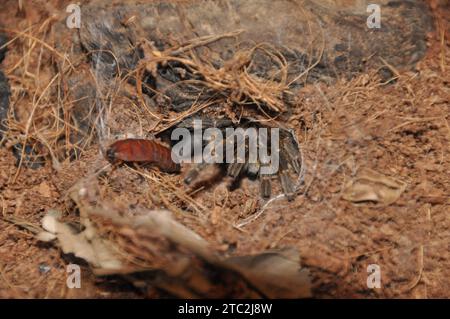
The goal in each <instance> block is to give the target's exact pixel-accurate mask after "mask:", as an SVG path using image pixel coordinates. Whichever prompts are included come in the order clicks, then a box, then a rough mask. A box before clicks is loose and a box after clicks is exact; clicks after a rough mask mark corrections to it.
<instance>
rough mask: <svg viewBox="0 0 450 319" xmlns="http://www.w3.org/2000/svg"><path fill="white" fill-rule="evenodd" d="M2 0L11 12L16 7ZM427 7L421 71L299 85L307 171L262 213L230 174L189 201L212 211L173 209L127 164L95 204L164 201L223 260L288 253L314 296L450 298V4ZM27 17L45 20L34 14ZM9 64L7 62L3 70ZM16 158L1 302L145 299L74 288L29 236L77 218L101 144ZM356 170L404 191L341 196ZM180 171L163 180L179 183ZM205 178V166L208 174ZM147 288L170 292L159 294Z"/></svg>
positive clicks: (52, 253)
mask: <svg viewBox="0 0 450 319" xmlns="http://www.w3.org/2000/svg"><path fill="white" fill-rule="evenodd" d="M36 2H37V1H36ZM430 2H431V3H432V4H434V3H438V2H435V1H430ZM444 2H445V1H444ZM441 3H442V2H441ZM34 5H35V4H34ZM7 6H10V9H11V12H17V7H16V6H17V3H16V1H9V2H7ZM31 8H34V7H31ZM29 9H30V8H29ZM42 10H43V9H42ZM5 11H8V10H5V9H2V12H0V16H1V19H0V21H2V23H3V24H5V25H6V24H8V25H9V26H10V28H13V27H12V26H14V25H18V23H19V22H18V21H20V19H23V17H21V16H20V14H19V13H18V14H17V15H16V16H14V17H13V16H12V15H10V16H8V17H6V15H7V14H8V13H7V12H6V13H5ZM434 13H435V15H436V17H437V18H438V19H437V21H439V23H437V24H436V31H435V32H433V33H432V34H430V36H429V43H428V44H429V48H428V53H427V55H426V57H425V58H424V59H423V60H422V61H420V62H419V63H418V64H417V66H416V68H415V70H412V71H403V70H395V68H392V72H393V73H394V74H395V72H398V74H397V78H396V79H395V81H391V82H389V83H383V82H382V80H381V78H380V76H379V75H378V73H377V72H376V70H370V71H368V72H366V73H365V74H362V75H359V76H357V77H355V78H353V79H351V80H345V79H339V80H337V81H336V83H334V84H333V85H326V84H323V83H316V84H308V85H307V86H305V87H304V88H302V89H301V90H300V91H299V107H297V108H296V109H295V110H294V113H293V114H292V116H291V117H290V120H289V123H288V124H289V125H290V127H292V128H294V130H295V132H296V134H297V136H298V138H299V141H300V144H301V147H302V151H303V155H304V167H305V168H306V175H305V181H304V184H303V186H302V188H301V190H300V195H299V196H298V197H296V199H295V200H294V201H292V202H288V201H287V200H286V199H284V198H280V199H278V200H274V201H272V202H271V203H270V204H268V205H267V206H265V208H264V210H261V208H262V207H263V206H264V205H265V202H263V201H260V200H259V199H258V198H259V196H258V193H259V188H258V187H259V186H258V184H257V182H256V181H252V180H249V179H244V180H243V181H242V183H241V185H240V187H239V188H237V189H235V190H232V191H230V190H228V188H227V181H226V180H222V181H213V182H211V183H206V186H207V187H204V188H203V189H202V190H200V191H198V192H196V193H195V194H194V195H193V198H194V199H195V201H196V202H197V203H200V204H201V205H202V206H203V207H205V208H206V210H205V211H206V212H207V213H206V215H205V216H203V217H201V218H200V217H199V218H192V217H191V216H185V215H184V213H183V212H182V211H179V210H178V209H177V208H175V207H176V206H177V201H176V197H175V196H173V194H164V193H158V192H157V191H155V184H154V183H151V182H150V181H149V180H147V179H145V178H142V177H140V176H139V175H137V174H135V173H133V172H132V171H130V170H129V169H126V168H119V169H116V170H114V171H112V172H109V173H108V174H106V175H105V176H102V178H101V182H100V187H101V190H102V191H103V192H102V194H101V196H102V198H106V199H109V200H111V201H112V202H117V203H118V204H122V205H123V203H126V205H129V206H133V207H136V206H145V207H148V208H159V207H164V206H165V207H166V208H169V209H171V208H172V209H173V210H174V213H175V216H176V218H177V220H179V221H181V222H182V223H183V224H184V225H186V226H188V227H189V228H191V229H192V230H194V231H195V232H197V233H198V234H199V235H201V236H202V237H203V238H205V239H206V240H207V241H208V242H210V243H211V244H212V245H213V246H214V247H215V248H216V249H217V250H218V251H220V252H221V253H222V254H224V255H227V256H236V255H244V254H251V253H258V252H261V251H263V250H266V249H271V248H280V247H295V248H296V249H297V250H298V251H299V253H300V256H301V259H302V265H303V266H304V267H306V268H308V269H309V270H310V274H311V279H312V287H313V295H314V297H318V298H324V297H332V298H343V297H350V298H380V297H388V298H391V297H407V298H433V297H438V298H440V297H447V298H448V297H450V250H449V248H450V218H449V216H450V215H449V214H450V209H449V207H450V124H449V123H450V72H449V68H450V48H449V43H448V35H449V21H448V20H445V19H444V18H443V17H447V18H448V17H449V16H450V10H449V8H448V7H445V6H444V5H442V7H440V8H438V9H436V10H435V12H434ZM33 14H34V15H36V17H32V19H35V21H40V20H39V14H40V12H39V11H36V12H34V13H33ZM5 21H6V22H8V23H6V22H5ZM446 37H447V38H446ZM13 62H14V61H12V60H11V59H10V60H8V57H7V58H6V60H5V61H4V63H3V69H4V70H8V69H9V68H11V67H12V66H13V64H12V63H13ZM6 76H11V74H8V73H7V72H6ZM12 76H16V75H15V74H12ZM16 83H17V81H12V84H11V86H12V97H13V99H12V101H11V104H14V103H15V102H16V101H14V98H15V97H17V95H14V91H15V90H16V91H17V90H18V88H16V87H15V85H16ZM15 164H16V158H15V157H14V156H13V154H12V152H11V150H10V149H8V148H7V147H1V148H0V201H1V204H0V205H1V206H0V207H2V215H1V216H3V218H0V297H3V298H11V297H13V298H20V297H25V298H36V297H39V298H42V297H56V298H74V297H80V298H116V297H125V298H139V297H142V294H141V293H140V292H139V291H138V290H136V289H135V288H133V287H132V286H131V285H129V284H127V283H126V282H125V281H123V280H122V279H121V278H117V277H114V278H108V279H104V278H96V277H95V276H94V275H93V274H92V273H91V271H90V268H89V267H88V265H87V264H84V263H82V274H83V275H82V283H83V286H82V289H68V288H67V286H66V275H67V273H66V268H65V267H66V265H67V264H68V263H70V262H73V257H71V256H64V255H62V254H61V252H60V250H59V249H58V248H56V247H54V246H53V245H50V244H44V243H40V242H38V241H37V240H36V239H35V235H34V233H33V230H34V229H36V227H39V226H40V223H41V219H42V218H43V216H44V215H45V214H46V213H47V212H48V210H51V209H56V210H59V211H61V212H63V218H64V220H65V221H70V220H76V219H77V216H76V215H74V214H73V212H74V209H73V204H72V203H71V202H70V200H68V198H67V190H68V189H69V188H70V187H71V186H72V185H74V184H75V183H76V182H77V180H79V179H80V178H83V177H85V176H86V175H88V174H90V173H92V172H93V171H94V169H95V168H98V167H102V165H103V166H104V165H106V161H105V160H104V159H103V157H102V156H101V154H100V152H99V148H98V145H96V144H95V145H92V146H91V147H90V148H88V149H87V150H86V151H85V152H84V153H82V155H81V157H80V159H78V160H76V161H72V162H69V161H65V162H63V163H62V167H60V168H59V169H58V170H55V169H53V168H52V165H50V164H47V165H45V166H44V167H40V168H38V169H29V168H25V167H23V168H22V169H21V171H20V173H19V174H17V167H16V165H15ZM361 169H371V170H373V171H376V172H378V173H381V174H384V175H386V176H390V177H393V178H395V179H397V180H399V181H401V182H404V183H406V188H405V190H404V191H403V192H402V193H401V195H400V197H399V198H398V199H397V200H396V201H395V202H394V203H391V204H388V205H381V204H379V203H378V204H377V203H370V202H362V203H354V202H351V201H347V200H345V199H343V196H342V195H343V193H344V189H345V186H346V185H347V184H348V183H349V182H350V181H352V180H354V179H355V176H357V173H358V172H360V171H361ZM185 171H186V168H183V173H184V172H185ZM210 173H211V172H210ZM182 176H183V175H171V176H169V177H167V178H169V179H170V181H172V182H173V183H174V184H176V185H180V187H183V184H182ZM207 178H208V172H205V174H204V176H203V178H202V180H203V181H204V180H205V179H207ZM200 184H201V182H199V183H197V184H196V185H193V186H192V188H193V189H195V188H198V187H200ZM203 184H205V183H203ZM275 191H279V189H275ZM167 206H169V207H167ZM172 206H173V207H172ZM186 214H187V213H186ZM237 226H239V227H237ZM77 262H80V261H79V260H78V261H77ZM370 264H377V265H379V266H380V270H381V286H382V287H381V289H368V288H367V276H368V272H367V267H368V265H370ZM150 296H152V295H150ZM154 296H155V297H161V296H164V294H161V293H160V292H158V291H156V290H155V292H154Z"/></svg>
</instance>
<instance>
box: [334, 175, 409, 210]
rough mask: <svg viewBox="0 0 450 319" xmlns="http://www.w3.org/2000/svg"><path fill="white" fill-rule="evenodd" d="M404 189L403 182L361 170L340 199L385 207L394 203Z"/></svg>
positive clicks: (348, 184)
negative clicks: (372, 203)
mask: <svg viewBox="0 0 450 319" xmlns="http://www.w3.org/2000/svg"><path fill="white" fill-rule="evenodd" d="M405 189H406V183H405V182H403V181H400V180H398V179H395V178H393V177H389V176H386V175H383V174H380V173H377V172H375V171H373V170H371V169H367V168H363V169H360V170H359V171H358V172H357V174H356V176H355V178H354V179H353V180H352V181H350V182H349V183H347V185H346V186H345V188H344V191H343V194H342V198H343V199H345V200H348V201H350V202H353V203H361V202H374V203H377V204H380V205H383V206H385V205H390V204H392V203H394V202H395V201H396V200H397V199H398V198H399V197H400V195H401V194H402V193H403V192H404V190H405Z"/></svg>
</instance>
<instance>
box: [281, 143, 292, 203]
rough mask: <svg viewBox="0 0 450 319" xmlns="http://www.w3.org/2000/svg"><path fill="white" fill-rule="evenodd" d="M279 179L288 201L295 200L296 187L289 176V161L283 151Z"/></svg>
mask: <svg viewBox="0 0 450 319" xmlns="http://www.w3.org/2000/svg"><path fill="white" fill-rule="evenodd" d="M278 178H279V179H280V183H281V188H282V189H283V193H284V194H285V195H286V198H287V199H288V201H291V200H293V199H294V193H295V187H294V183H293V182H292V180H291V178H290V177H289V175H288V161H287V158H286V155H285V154H284V152H283V151H281V152H280V170H279V172H278Z"/></svg>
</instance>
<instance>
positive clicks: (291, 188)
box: [166, 117, 302, 200]
mask: <svg viewBox="0 0 450 319" xmlns="http://www.w3.org/2000/svg"><path fill="white" fill-rule="evenodd" d="M200 120H201V127H196V125H197V124H196V123H198V122H200ZM176 127H177V128H185V129H187V130H189V132H190V133H191V136H193V135H194V130H195V129H200V130H201V132H202V133H203V132H204V131H205V130H206V129H209V128H217V129H220V130H221V131H222V134H223V136H224V138H223V140H222V141H221V142H220V143H221V145H219V147H221V149H222V153H223V154H225V153H226V151H227V147H230V148H229V149H230V150H231V151H232V152H233V155H234V158H235V159H236V160H235V161H233V162H231V163H218V164H216V165H220V166H221V168H222V169H224V171H225V172H226V174H227V175H228V176H230V177H231V178H232V179H233V180H234V181H238V180H239V179H240V178H242V177H244V176H245V175H248V176H249V177H250V178H253V179H256V178H258V179H259V181H260V192H261V196H262V197H263V198H270V197H271V194H272V186H271V181H272V180H273V179H275V178H277V177H278V179H279V182H280V184H281V188H282V190H283V193H284V194H285V196H286V198H287V199H288V200H293V199H294V197H295V192H296V189H295V187H296V185H295V182H294V181H293V180H292V178H291V175H296V176H297V177H298V176H300V174H301V165H302V161H301V151H300V148H299V145H298V142H297V140H296V138H295V136H294V134H293V132H292V131H291V130H288V129H284V128H279V127H266V126H263V125H261V124H260V123H258V122H255V121H253V120H252V119H249V118H243V119H241V121H240V123H239V124H234V123H233V121H231V120H230V119H228V118H226V117H222V118H219V119H208V118H200V117H191V118H188V119H185V120H183V121H182V122H180V123H179V124H178V125H177V126H176ZM229 128H234V129H238V128H241V129H247V128H255V129H260V128H266V129H267V131H265V130H259V132H260V133H262V134H263V135H267V136H262V138H263V139H264V140H265V141H268V140H269V139H268V136H271V134H272V130H274V129H277V130H278V133H279V139H278V140H279V143H278V145H272V144H269V145H268V155H270V156H272V155H276V156H274V158H276V160H277V161H278V169H276V170H275V171H272V172H270V170H268V169H266V170H264V169H263V168H264V167H265V166H266V167H267V166H268V163H267V162H263V161H261V158H259V157H258V158H257V159H256V160H250V159H251V156H250V153H249V152H250V149H251V145H250V142H251V140H250V138H248V137H246V138H245V139H244V140H243V141H241V142H243V143H244V144H243V145H244V146H245V154H239V153H238V148H237V144H236V143H235V142H236V140H235V137H236V136H235V135H227V132H226V130H227V129H229ZM171 131H173V130H171ZM166 137H167V135H166ZM258 138H261V136H259V137H258ZM208 142H210V141H208V140H203V141H202V150H204V148H205V147H206V146H207V144H208ZM260 147H261V144H260V143H258V145H257V149H258V151H260V149H259V148H260ZM242 155H244V156H242ZM209 165H213V164H211V163H207V162H205V161H202V162H201V163H196V164H194V165H193V168H191V169H190V170H189V171H188V172H187V173H186V175H185V177H184V182H185V183H186V184H187V185H189V184H191V183H192V182H193V181H195V180H196V179H197V178H198V176H199V173H200V172H201V171H202V170H203V169H205V168H206V167H208V166H209Z"/></svg>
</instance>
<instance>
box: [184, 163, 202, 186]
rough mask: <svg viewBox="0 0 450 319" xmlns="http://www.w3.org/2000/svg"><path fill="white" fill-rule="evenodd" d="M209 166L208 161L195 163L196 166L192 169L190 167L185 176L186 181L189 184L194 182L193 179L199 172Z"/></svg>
mask: <svg viewBox="0 0 450 319" xmlns="http://www.w3.org/2000/svg"><path fill="white" fill-rule="evenodd" d="M207 166H208V163H205V162H203V163H198V164H194V167H193V168H192V169H190V170H189V171H188V172H187V174H186V177H185V178H184V183H185V184H187V185H189V184H191V183H192V181H194V180H195V179H196V178H197V176H198V174H199V173H200V172H201V171H202V170H204V169H205V168H206V167H207Z"/></svg>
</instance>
